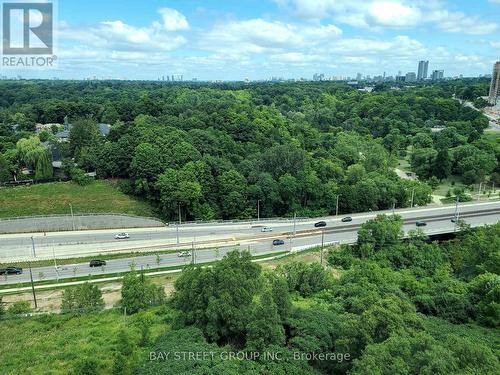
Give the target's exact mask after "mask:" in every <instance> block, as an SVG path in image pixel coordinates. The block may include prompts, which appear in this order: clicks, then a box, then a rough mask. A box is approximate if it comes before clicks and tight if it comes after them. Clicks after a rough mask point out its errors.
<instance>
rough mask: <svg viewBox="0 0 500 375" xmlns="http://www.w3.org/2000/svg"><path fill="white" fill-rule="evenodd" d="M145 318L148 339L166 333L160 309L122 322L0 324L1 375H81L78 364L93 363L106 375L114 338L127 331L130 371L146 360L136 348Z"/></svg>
mask: <svg viewBox="0 0 500 375" xmlns="http://www.w3.org/2000/svg"><path fill="white" fill-rule="evenodd" d="M144 314H147V316H148V321H149V324H148V325H149V326H150V329H151V339H152V340H154V338H155V337H157V336H158V335H160V334H162V333H164V332H166V331H167V330H168V329H169V325H168V324H165V323H166V321H165V320H166V318H167V317H168V312H167V311H166V308H165V307H163V308H162V307H157V308H153V309H149V310H148V311H146V312H143V313H139V314H136V315H133V316H127V317H124V316H123V314H122V313H120V311H119V310H112V311H109V310H108V311H103V312H99V313H90V314H83V315H81V316H72V315H51V316H40V317H37V318H20V319H11V320H10V319H8V320H3V321H0V330H1V331H2V334H1V335H0V348H1V349H0V373H1V374H2V375H7V374H9V375H10V374H12V375H14V374H16V375H17V374H52V375H59V374H60V375H66V374H83V373H88V372H83V371H82V361H83V360H85V359H92V360H94V361H95V362H97V372H92V374H94V373H95V374H111V369H112V367H113V359H114V353H115V352H116V350H117V345H118V343H117V337H118V333H119V332H120V331H122V330H123V331H126V332H127V334H128V336H129V337H130V343H131V346H132V350H133V351H132V354H131V355H130V356H128V361H129V365H132V366H134V365H136V364H137V363H138V362H139V361H141V360H143V359H144V358H145V356H147V353H146V349H145V348H143V347H141V346H139V341H140V327H141V324H143V323H141V319H143V315H144Z"/></svg>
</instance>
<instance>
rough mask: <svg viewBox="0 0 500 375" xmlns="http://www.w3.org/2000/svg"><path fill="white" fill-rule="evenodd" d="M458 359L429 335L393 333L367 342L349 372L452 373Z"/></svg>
mask: <svg viewBox="0 0 500 375" xmlns="http://www.w3.org/2000/svg"><path fill="white" fill-rule="evenodd" d="M457 371H458V364H457V359H456V358H455V357H454V356H453V353H452V352H451V351H450V350H448V349H446V348H444V347H443V346H441V345H440V344H439V343H438V342H437V341H436V340H434V339H433V338H432V337H431V336H429V335H427V334H423V333H417V334H414V335H412V336H407V335H404V336H403V335H396V336H392V337H390V338H389V339H388V340H387V341H385V342H383V343H379V344H375V345H369V346H368V347H367V349H366V350H365V352H364V353H363V356H362V357H361V358H360V359H359V360H358V361H355V362H354V368H353V371H352V374H355V375H358V374H359V375H361V374H387V375H389V374H417V373H419V374H423V373H425V374H440V375H441V374H442V375H445V374H451V373H457Z"/></svg>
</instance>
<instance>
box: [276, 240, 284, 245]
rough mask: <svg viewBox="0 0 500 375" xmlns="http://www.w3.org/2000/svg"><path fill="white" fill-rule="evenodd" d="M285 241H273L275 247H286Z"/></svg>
mask: <svg viewBox="0 0 500 375" xmlns="http://www.w3.org/2000/svg"><path fill="white" fill-rule="evenodd" d="M284 244H285V241H283V240H274V241H273V246H279V245H284Z"/></svg>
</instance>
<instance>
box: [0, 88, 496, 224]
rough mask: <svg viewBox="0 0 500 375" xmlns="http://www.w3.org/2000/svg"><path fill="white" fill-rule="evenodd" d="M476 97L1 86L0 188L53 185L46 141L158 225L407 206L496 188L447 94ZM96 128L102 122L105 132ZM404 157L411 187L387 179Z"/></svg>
mask: <svg viewBox="0 0 500 375" xmlns="http://www.w3.org/2000/svg"><path fill="white" fill-rule="evenodd" d="M486 90H487V84H486V83H485V82H482V81H477V80H457V81H449V82H448V81H447V82H442V83H439V84H434V85H429V84H426V85H419V86H417V87H400V88H398V90H393V89H390V88H389V87H386V86H385V85H377V86H376V87H375V90H374V92H372V93H367V92H361V91H358V90H357V89H355V88H351V87H349V86H347V85H346V84H342V83H329V82H320V83H311V82H304V83H278V84H249V85H246V84H242V83H241V84H238V83H234V84H223V85H222V84H221V85H206V84H184V85H181V84H179V85H168V84H162V83H154V82H112V81H110V82H57V81H51V82H47V81H40V82H31V81H26V82H24V81H20V82H7V81H6V82H0V122H1V123H0V181H2V180H3V181H5V180H9V179H11V178H12V175H13V173H14V172H18V171H19V170H20V168H22V167H23V166H28V167H31V168H32V169H33V171H34V173H35V178H39V179H41V180H43V178H47V177H50V176H51V175H52V171H51V170H50V167H49V165H48V163H49V161H50V160H49V159H50V154H49V152H48V151H47V150H48V149H47V148H46V147H45V145H46V144H47V142H48V143H49V144H51V145H52V147H53V148H54V149H57V150H58V153H59V154H60V155H61V156H62V158H63V166H66V170H67V172H68V174H70V175H72V176H73V178H75V179H77V180H78V181H80V180H83V179H82V177H81V172H82V170H84V171H96V173H97V176H98V177H99V178H122V179H123V182H122V183H121V188H122V190H123V191H125V192H127V193H130V194H135V195H139V196H143V197H146V198H147V199H149V200H150V201H151V202H152V203H153V205H154V207H156V208H157V210H158V212H159V213H160V214H161V215H162V216H163V217H165V218H167V219H173V218H175V217H176V215H177V212H178V208H179V206H180V207H181V211H182V216H183V219H187V220H191V219H205V220H207V219H214V218H225V219H228V218H247V217H254V216H256V214H257V205H258V204H259V205H260V213H261V216H263V217H265V216H268V217H270V216H290V215H293V214H294V213H295V214H297V215H299V216H300V215H309V216H312V215H324V214H331V213H334V212H335V208H336V200H337V197H339V208H340V212H359V211H368V210H378V209H387V208H390V207H392V206H393V204H394V205H395V206H396V207H406V206H409V205H410V202H411V197H412V195H413V197H414V199H413V203H414V204H417V205H425V204H427V203H429V202H430V201H431V193H432V189H431V187H430V186H435V184H436V181H438V182H439V180H442V179H445V178H447V177H449V176H452V175H453V176H458V177H459V178H460V179H461V180H462V181H463V183H465V184H467V185H469V184H473V183H478V182H486V181H488V180H490V181H492V182H497V183H500V181H499V179H500V175H499V163H498V160H499V157H500V147H499V146H498V144H495V143H494V142H489V141H487V140H485V139H484V138H481V135H482V132H483V130H484V129H485V128H486V127H487V126H488V121H487V119H486V117H484V116H483V115H482V114H480V113H479V112H477V111H475V110H473V109H471V108H468V107H465V106H462V105H461V104H460V103H459V102H458V101H457V100H455V99H453V98H452V96H453V95H456V96H457V97H461V98H464V99H467V100H473V101H474V100H476V99H477V96H480V95H485V91H486ZM479 104H480V103H478V105H479ZM65 116H68V118H69V121H70V122H71V123H72V125H73V126H72V128H71V132H70V140H69V142H61V141H59V140H57V139H56V138H55V137H54V134H52V133H53V132H55V131H56V130H57V129H48V130H44V131H42V132H41V133H40V134H38V136H37V137H35V136H34V135H33V131H34V126H35V123H59V124H62V123H63V122H64V118H65ZM98 123H109V124H112V127H111V131H110V133H109V135H108V136H106V137H102V136H101V135H100V133H99V130H98V126H97V124H98ZM12 125H17V126H16V127H15V128H16V129H17V130H13V128H12ZM431 129H434V130H435V129H438V130H440V131H432V130H431ZM59 130H60V129H59ZM42 142H45V143H42ZM406 157H408V159H409V160H410V162H411V168H412V170H414V171H415V172H416V173H417V174H418V176H419V178H420V179H419V181H411V180H404V179H400V178H399V177H398V176H397V175H396V173H395V172H394V167H395V166H397V163H398V160H400V159H403V158H406ZM70 160H74V162H76V163H77V166H78V168H73V166H72V164H73V163H72V162H70ZM83 182H84V180H83V181H82V183H83Z"/></svg>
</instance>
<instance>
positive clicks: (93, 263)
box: [89, 259, 106, 267]
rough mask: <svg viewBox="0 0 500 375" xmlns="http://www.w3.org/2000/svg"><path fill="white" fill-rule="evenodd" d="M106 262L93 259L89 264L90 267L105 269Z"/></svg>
mask: <svg viewBox="0 0 500 375" xmlns="http://www.w3.org/2000/svg"><path fill="white" fill-rule="evenodd" d="M105 265H106V261H105V260H102V259H92V260H91V261H90V263H89V267H104V266H105Z"/></svg>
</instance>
